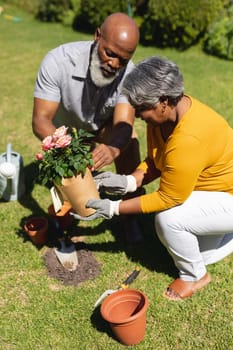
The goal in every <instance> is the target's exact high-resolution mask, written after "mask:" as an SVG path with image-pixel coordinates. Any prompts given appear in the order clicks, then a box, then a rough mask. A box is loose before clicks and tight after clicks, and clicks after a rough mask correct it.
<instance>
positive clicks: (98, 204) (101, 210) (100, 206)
mask: <svg viewBox="0 0 233 350" xmlns="http://www.w3.org/2000/svg"><path fill="white" fill-rule="evenodd" d="M120 202H121V200H119V201H111V200H109V199H90V200H89V201H88V202H87V204H86V208H93V209H96V212H95V213H94V214H92V215H90V216H85V217H83V216H80V215H78V214H76V213H73V212H71V213H70V214H71V215H72V216H73V217H74V218H75V219H78V220H84V221H91V220H95V219H97V218H104V219H111V218H112V217H113V216H114V215H119V205H120Z"/></svg>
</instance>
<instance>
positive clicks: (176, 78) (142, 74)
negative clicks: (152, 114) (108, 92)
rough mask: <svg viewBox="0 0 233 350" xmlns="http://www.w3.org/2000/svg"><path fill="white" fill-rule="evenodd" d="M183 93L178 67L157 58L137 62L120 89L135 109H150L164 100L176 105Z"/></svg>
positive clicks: (181, 78) (181, 77)
mask: <svg viewBox="0 0 233 350" xmlns="http://www.w3.org/2000/svg"><path fill="white" fill-rule="evenodd" d="M183 92H184V83H183V76H182V73H181V72H180V70H179V68H178V66H177V65H176V64H175V63H174V62H172V61H168V60H166V59H164V58H161V57H157V56H153V57H150V58H147V59H145V60H143V61H141V62H139V63H138V64H137V65H136V66H135V68H134V69H133V70H132V71H131V72H130V73H129V74H127V76H126V78H125V80H124V83H123V87H122V94H123V95H125V96H126V97H127V98H128V100H129V102H130V104H131V105H132V106H133V107H134V108H136V109H137V108H140V109H150V108H152V107H154V106H155V105H156V104H158V103H159V102H160V101H163V100H164V99H166V98H168V101H169V103H171V104H173V105H176V104H177V102H178V101H179V99H180V98H181V97H182V96H183Z"/></svg>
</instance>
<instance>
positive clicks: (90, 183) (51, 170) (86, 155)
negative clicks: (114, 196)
mask: <svg viewBox="0 0 233 350" xmlns="http://www.w3.org/2000/svg"><path fill="white" fill-rule="evenodd" d="M92 137H93V135H92V134H90V133H89V132H86V131H84V130H83V129H79V130H77V129H76V128H68V127H66V126H61V127H60V128H58V129H56V130H55V132H54V133H53V134H52V135H49V136H47V137H45V138H44V139H43V140H42V143H41V148H42V151H43V153H41V152H39V153H37V155H36V158H37V160H38V161H39V176H38V180H39V182H40V183H41V184H42V185H46V184H48V183H51V182H52V183H53V184H54V186H55V187H56V189H57V190H58V191H59V192H60V194H61V197H62V198H63V200H68V201H69V202H70V204H71V206H72V208H73V209H74V211H76V212H77V213H79V214H80V215H84V216H87V215H90V214H92V213H93V209H91V208H86V207H85V204H86V202H87V200H88V199H89V198H98V197H99V194H98V191H97V189H96V186H95V182H94V180H93V177H92V174H91V171H90V168H91V167H92V165H93V160H92V153H91V138H92ZM80 182H81V183H80ZM86 183H87V185H85V184H86ZM86 186H87V187H86ZM80 191H81V193H80ZM77 201H78V203H77ZM76 203H77V205H76ZM80 203H81V208H80Z"/></svg>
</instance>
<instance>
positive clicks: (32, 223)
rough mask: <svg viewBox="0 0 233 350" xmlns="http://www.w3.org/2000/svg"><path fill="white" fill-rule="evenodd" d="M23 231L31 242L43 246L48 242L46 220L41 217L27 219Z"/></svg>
mask: <svg viewBox="0 0 233 350" xmlns="http://www.w3.org/2000/svg"><path fill="white" fill-rule="evenodd" d="M24 229H25V231H26V233H27V234H28V236H29V237H30V238H31V240H32V242H33V243H34V244H36V245H43V244H45V243H46V242H47V240H48V220H47V219H46V218H44V217H42V216H38V217H32V218H29V219H28V220H27V221H26V223H25V224H24Z"/></svg>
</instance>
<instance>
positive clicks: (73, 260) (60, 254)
mask: <svg viewBox="0 0 233 350" xmlns="http://www.w3.org/2000/svg"><path fill="white" fill-rule="evenodd" d="M54 228H55V232H56V234H57V238H58V239H59V243H60V248H57V247H55V248H54V252H55V254H56V256H57V258H58V260H59V262H60V263H61V264H62V266H63V267H64V268H65V269H67V270H69V271H75V270H76V269H77V267H78V256H77V251H76V249H75V245H74V244H73V243H72V242H71V241H69V244H67V242H66V239H65V235H64V232H63V230H62V228H61V226H60V224H59V222H58V221H55V223H54Z"/></svg>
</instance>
